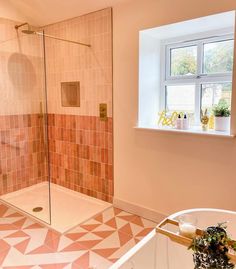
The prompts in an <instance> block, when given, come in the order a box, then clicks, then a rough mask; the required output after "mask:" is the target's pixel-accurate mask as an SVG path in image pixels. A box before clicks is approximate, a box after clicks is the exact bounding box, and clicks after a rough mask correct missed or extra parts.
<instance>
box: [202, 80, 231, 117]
mask: <svg viewBox="0 0 236 269" xmlns="http://www.w3.org/2000/svg"><path fill="white" fill-rule="evenodd" d="M231 93H232V83H212V84H203V85H202V108H203V109H206V108H207V109H208V111H209V112H211V110H212V107H213V106H214V105H217V104H218V103H219V101H220V100H221V99H223V100H225V101H226V102H227V103H228V104H229V105H230V104H231Z"/></svg>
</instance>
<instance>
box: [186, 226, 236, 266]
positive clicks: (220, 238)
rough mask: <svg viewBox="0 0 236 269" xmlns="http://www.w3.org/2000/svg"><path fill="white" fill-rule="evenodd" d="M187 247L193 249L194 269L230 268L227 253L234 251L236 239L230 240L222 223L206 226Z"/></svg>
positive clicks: (230, 264)
mask: <svg viewBox="0 0 236 269" xmlns="http://www.w3.org/2000/svg"><path fill="white" fill-rule="evenodd" d="M189 249H192V250H193V251H194V254H193V261H194V265H195V267H194V269H232V268H234V264H232V263H231V262H230V259H229V257H228V256H227V253H228V251H229V250H234V251H236V241H234V240H231V239H230V238H229V236H228V235H227V232H226V226H224V224H218V226H213V227H208V228H207V229H206V230H205V231H204V232H203V234H202V236H197V237H196V238H194V239H193V241H192V244H191V246H190V247H189Z"/></svg>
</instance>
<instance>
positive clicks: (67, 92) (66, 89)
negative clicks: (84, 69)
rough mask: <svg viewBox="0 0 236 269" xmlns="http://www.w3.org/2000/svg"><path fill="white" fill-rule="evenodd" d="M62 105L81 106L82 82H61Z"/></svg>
mask: <svg viewBox="0 0 236 269" xmlns="http://www.w3.org/2000/svg"><path fill="white" fill-rule="evenodd" d="M61 105H62V106H63V107H79V106H80V82H79V81H74V82H61Z"/></svg>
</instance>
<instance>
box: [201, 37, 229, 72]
mask: <svg viewBox="0 0 236 269" xmlns="http://www.w3.org/2000/svg"><path fill="white" fill-rule="evenodd" d="M233 51H234V41H233V40H226V41H219V42H214V43H207V44H204V64H203V72H204V73H206V74H212V73H225V72H232V69H233Z"/></svg>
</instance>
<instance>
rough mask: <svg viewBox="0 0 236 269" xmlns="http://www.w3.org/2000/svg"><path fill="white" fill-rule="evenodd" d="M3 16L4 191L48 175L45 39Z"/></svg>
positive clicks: (0, 153) (0, 140) (0, 179)
mask: <svg viewBox="0 0 236 269" xmlns="http://www.w3.org/2000/svg"><path fill="white" fill-rule="evenodd" d="M16 24H18V23H17V22H14V21H11V20H6V19H2V18H0V195H1V194H4V193H8V192H12V191H15V190H19V189H21V188H24V187H28V186H30V185H33V184H36V183H39V182H42V181H44V180H45V176H46V170H45V168H46V158H45V156H46V155H45V139H44V137H45V134H44V119H43V118H42V114H40V103H41V102H43V100H44V87H43V86H44V84H43V82H44V77H43V61H42V59H43V58H42V52H43V51H42V40H40V39H39V38H37V37H35V36H26V35H23V34H21V33H20V32H19V33H18V34H17V32H16V30H15V28H14V26H15V25H16Z"/></svg>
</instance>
